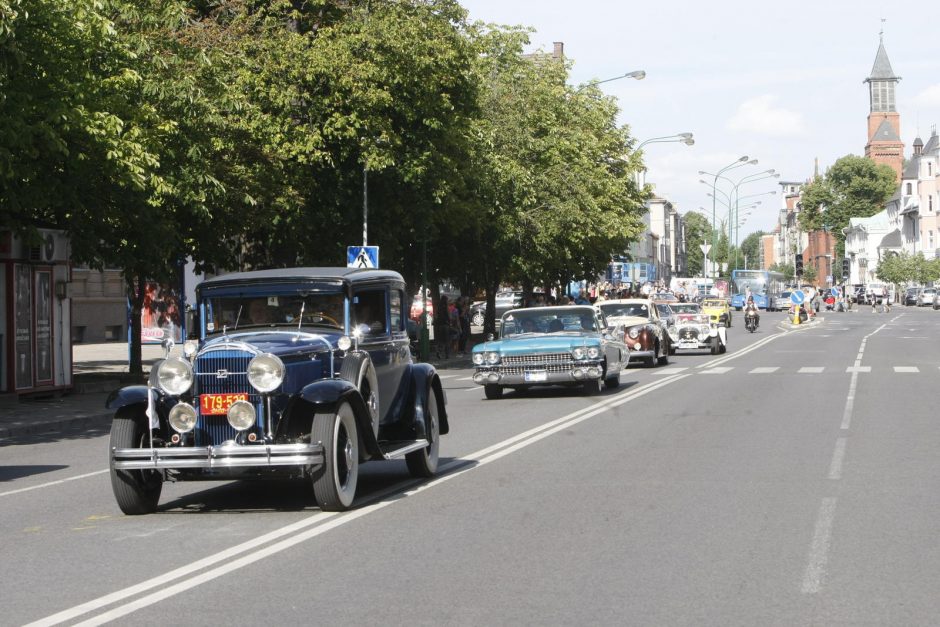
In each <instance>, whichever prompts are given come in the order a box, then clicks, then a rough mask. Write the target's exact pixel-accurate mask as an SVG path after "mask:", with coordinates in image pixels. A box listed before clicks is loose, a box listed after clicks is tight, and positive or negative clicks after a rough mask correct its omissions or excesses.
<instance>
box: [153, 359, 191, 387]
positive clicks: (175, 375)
mask: <svg viewBox="0 0 940 627" xmlns="http://www.w3.org/2000/svg"><path fill="white" fill-rule="evenodd" d="M157 381H159V383H160V387H161V388H163V391H164V392H166V393H167V394H172V395H173V396H178V395H179V394H182V393H183V392H185V391H186V390H188V389H189V387H190V386H191V385H192V384H193V369H192V367H191V366H190V365H189V364H188V363H186V362H185V361H183V360H182V359H180V358H179V357H171V358H169V359H165V360H163V362H162V363H161V364H160V366H159V367H158V368H157Z"/></svg>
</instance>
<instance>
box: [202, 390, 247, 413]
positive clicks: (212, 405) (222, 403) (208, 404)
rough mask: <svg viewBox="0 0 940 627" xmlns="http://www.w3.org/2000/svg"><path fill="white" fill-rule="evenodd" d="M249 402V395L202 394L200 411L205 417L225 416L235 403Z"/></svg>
mask: <svg viewBox="0 0 940 627" xmlns="http://www.w3.org/2000/svg"><path fill="white" fill-rule="evenodd" d="M247 400H248V395H247V394H200V395H199V409H200V410H201V412H202V414H203V415H204V416H206V415H209V416H212V415H218V414H225V413H226V412H228V408H229V407H231V406H232V405H233V404H234V403H235V401H247Z"/></svg>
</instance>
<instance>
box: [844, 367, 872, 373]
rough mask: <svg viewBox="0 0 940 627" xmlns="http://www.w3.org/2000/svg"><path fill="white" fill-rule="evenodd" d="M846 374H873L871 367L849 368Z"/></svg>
mask: <svg viewBox="0 0 940 627" xmlns="http://www.w3.org/2000/svg"><path fill="white" fill-rule="evenodd" d="M845 371H846V372H871V366H849V367H848V368H846V369H845Z"/></svg>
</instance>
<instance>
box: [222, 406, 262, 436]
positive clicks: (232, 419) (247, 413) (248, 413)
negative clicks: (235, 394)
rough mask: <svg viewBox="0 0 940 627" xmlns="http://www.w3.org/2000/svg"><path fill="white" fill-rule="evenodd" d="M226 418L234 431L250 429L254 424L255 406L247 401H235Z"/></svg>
mask: <svg viewBox="0 0 940 627" xmlns="http://www.w3.org/2000/svg"><path fill="white" fill-rule="evenodd" d="M226 418H228V423H229V424H230V425H232V428H233V429H235V430H236V431H244V430H245V429H250V428H251V427H252V426H254V424H255V418H256V415H255V406H254V405H252V404H251V403H249V402H248V401H235V402H234V403H232V406H231V407H229V408H228V413H227V414H226Z"/></svg>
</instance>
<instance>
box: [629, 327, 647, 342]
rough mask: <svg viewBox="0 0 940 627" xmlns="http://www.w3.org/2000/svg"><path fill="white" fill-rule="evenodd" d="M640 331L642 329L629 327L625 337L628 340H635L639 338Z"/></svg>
mask: <svg viewBox="0 0 940 627" xmlns="http://www.w3.org/2000/svg"><path fill="white" fill-rule="evenodd" d="M642 329H643V327H630V329H629V330H628V331H627V335H629V336H630V339H633V340H635V339H636V338H638V337H639V336H640V331H641V330H642Z"/></svg>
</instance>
